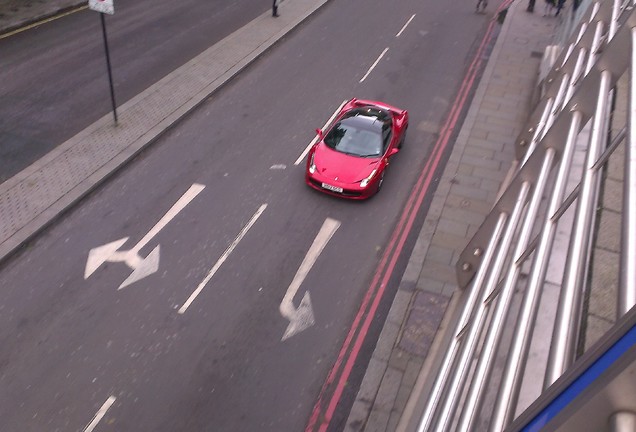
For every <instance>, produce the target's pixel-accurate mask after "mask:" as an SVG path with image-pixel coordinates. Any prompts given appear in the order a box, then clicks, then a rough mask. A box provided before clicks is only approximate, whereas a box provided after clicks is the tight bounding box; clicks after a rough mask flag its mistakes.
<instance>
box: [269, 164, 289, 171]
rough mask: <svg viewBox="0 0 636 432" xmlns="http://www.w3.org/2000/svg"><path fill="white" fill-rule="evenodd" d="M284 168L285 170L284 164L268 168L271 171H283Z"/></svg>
mask: <svg viewBox="0 0 636 432" xmlns="http://www.w3.org/2000/svg"><path fill="white" fill-rule="evenodd" d="M286 168H287V165H285V164H275V165H272V166H271V167H269V169H271V170H284V169H286Z"/></svg>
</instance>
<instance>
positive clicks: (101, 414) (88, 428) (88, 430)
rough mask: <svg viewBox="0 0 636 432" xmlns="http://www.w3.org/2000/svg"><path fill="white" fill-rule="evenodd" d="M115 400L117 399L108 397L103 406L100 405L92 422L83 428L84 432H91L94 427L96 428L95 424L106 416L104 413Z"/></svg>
mask: <svg viewBox="0 0 636 432" xmlns="http://www.w3.org/2000/svg"><path fill="white" fill-rule="evenodd" d="M116 400H117V398H116V397H115V396H109V397H108V399H106V402H104V405H102V407H101V408H100V409H99V411H97V414H95V416H94V417H93V420H91V422H90V423H89V424H88V425H86V427H85V428H84V432H92V431H93V429H95V426H97V424H98V423H99V422H100V421H101V419H102V417H104V415H106V411H108V409H109V408H110V407H111V405H112V404H114V403H115V401H116Z"/></svg>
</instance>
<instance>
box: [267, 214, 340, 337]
mask: <svg viewBox="0 0 636 432" xmlns="http://www.w3.org/2000/svg"><path fill="white" fill-rule="evenodd" d="M339 226H340V222H339V221H337V220H335V219H331V218H327V219H325V222H324V223H323V224H322V227H321V228H320V231H319V232H318V235H317V236H316V238H315V239H314V242H313V243H312V245H311V247H310V248H309V251H307V255H305V258H304V259H303V262H302V263H301V264H300V267H299V268H298V271H297V272H296V275H295V276H294V279H293V280H292V282H291V284H290V285H289V288H287V292H286V293H285V297H283V300H282V301H281V303H280V306H279V308H278V309H279V310H280V313H281V315H282V316H283V317H285V318H287V319H288V320H289V326H287V330H286V331H285V334H284V335H283V338H282V339H281V340H283V341H284V340H285V339H287V338H290V337H292V336H293V335H295V334H296V333H300V332H301V331H303V330H305V329H307V328H309V327H311V326H312V325H314V323H315V320H314V312H313V310H312V308H311V299H310V297H309V291H307V292H305V295H304V296H303V299H302V301H301V302H300V306H298V309H296V308H294V296H295V295H296V293H297V292H298V289H299V288H300V285H301V284H302V283H303V281H304V280H305V278H306V277H307V274H308V273H309V270H311V268H312V267H313V265H314V263H315V262H316V260H317V259H318V256H319V255H320V253H321V252H322V251H323V249H324V248H325V246H326V245H327V243H328V242H329V240H330V239H331V237H332V236H333V235H334V233H335V232H336V230H337V229H338V227H339Z"/></svg>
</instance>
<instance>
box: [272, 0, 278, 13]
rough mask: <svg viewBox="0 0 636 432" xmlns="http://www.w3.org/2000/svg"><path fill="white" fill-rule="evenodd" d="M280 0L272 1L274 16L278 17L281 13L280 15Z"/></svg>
mask: <svg viewBox="0 0 636 432" xmlns="http://www.w3.org/2000/svg"><path fill="white" fill-rule="evenodd" d="M279 2H280V0H273V3H272V16H273V17H278V16H280V15H278V3H279Z"/></svg>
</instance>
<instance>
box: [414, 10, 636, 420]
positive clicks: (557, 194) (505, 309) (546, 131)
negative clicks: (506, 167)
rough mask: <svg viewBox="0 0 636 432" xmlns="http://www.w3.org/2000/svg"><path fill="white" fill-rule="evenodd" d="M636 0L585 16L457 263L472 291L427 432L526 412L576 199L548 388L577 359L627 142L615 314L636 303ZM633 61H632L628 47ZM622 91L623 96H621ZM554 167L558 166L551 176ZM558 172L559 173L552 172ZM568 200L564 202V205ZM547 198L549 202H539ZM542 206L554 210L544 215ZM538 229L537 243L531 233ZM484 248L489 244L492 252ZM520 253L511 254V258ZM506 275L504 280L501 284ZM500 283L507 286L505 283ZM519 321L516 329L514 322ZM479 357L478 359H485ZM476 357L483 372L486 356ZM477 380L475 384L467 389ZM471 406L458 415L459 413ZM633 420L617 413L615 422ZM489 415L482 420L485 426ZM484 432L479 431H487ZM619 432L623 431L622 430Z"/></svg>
mask: <svg viewBox="0 0 636 432" xmlns="http://www.w3.org/2000/svg"><path fill="white" fill-rule="evenodd" d="M634 4H636V1H632V0H629V7H628V4H627V2H625V3H621V1H620V0H606V1H598V2H595V3H593V4H592V5H591V7H590V8H588V10H587V11H585V13H583V14H581V15H580V16H582V17H583V19H582V20H581V21H580V23H579V28H578V31H577V32H576V33H573V34H575V35H576V37H574V38H572V40H573V42H572V43H569V45H568V46H567V49H566V50H564V51H562V52H561V54H560V56H559V58H558V59H557V61H556V62H555V66H554V67H553V69H552V70H551V71H550V72H549V73H548V74H547V76H546V78H545V81H544V83H545V88H544V92H545V93H544V97H543V98H542V100H541V101H540V102H539V103H538V104H537V106H536V108H535V110H534V112H533V113H532V114H531V116H530V119H529V121H528V123H527V126H526V127H525V128H523V129H522V133H521V134H520V135H519V138H518V139H517V141H516V144H517V160H518V161H521V163H519V165H518V166H519V168H518V170H517V171H516V174H515V175H514V176H512V178H511V179H510V181H509V183H508V184H507V186H506V188H505V189H504V190H503V191H502V192H501V193H500V195H499V196H498V199H497V203H495V205H494V206H493V210H492V211H491V213H490V214H489V215H488V216H487V217H486V219H485V220H484V223H483V224H482V225H481V227H480V228H479V230H478V231H477V233H476V234H475V236H474V237H473V238H472V239H471V241H470V242H469V244H468V246H467V247H466V248H465V249H464V251H463V252H462V253H461V254H460V257H459V261H458V263H457V277H458V285H459V286H460V287H461V288H466V289H469V292H467V293H466V294H467V295H466V297H467V300H466V303H465V304H464V307H463V308H462V311H461V315H460V317H459V318H458V320H457V325H456V329H455V334H454V337H453V338H451V341H450V344H449V348H448V350H447V351H446V353H445V355H444V358H443V360H442V363H441V365H440V368H439V371H438V373H437V376H436V378H435V380H434V382H433V386H432V390H431V391H430V392H429V393H428V395H429V397H428V400H427V402H426V407H425V410H424V414H423V416H422V418H421V420H420V422H419V424H418V429H417V430H418V432H425V431H426V432H428V431H439V432H442V431H444V432H446V431H449V430H459V431H461V432H464V431H473V430H477V429H478V428H482V429H483V424H484V420H485V417H487V418H490V422H489V425H488V430H489V431H490V432H501V431H502V430H503V429H505V428H506V427H508V426H509V425H510V424H511V422H512V420H513V418H514V415H515V410H516V409H518V406H517V405H518V400H519V394H520V391H521V386H522V381H523V377H524V373H525V369H526V367H527V363H528V357H529V351H530V345H531V340H532V337H533V331H534V328H535V325H536V320H537V315H538V310H539V304H540V301H541V296H542V292H543V289H544V286H545V284H546V277H547V272H548V269H549V267H550V264H549V263H550V259H551V255H552V253H553V251H552V249H553V247H554V246H553V245H554V243H555V237H556V233H557V228H559V229H558V231H559V232H561V231H563V229H565V231H566V234H565V235H568V234H567V231H568V226H565V225H563V229H561V225H559V223H561V222H562V223H564V222H565V221H561V219H560V218H561V217H562V216H563V215H564V214H565V213H566V210H567V209H568V208H569V207H570V206H571V204H573V203H574V202H576V204H577V206H576V212H575V214H574V216H575V217H574V222H573V223H572V226H571V229H572V232H571V233H570V236H571V237H570V242H569V245H568V248H567V253H566V263H565V271H564V274H563V278H562V281H561V282H562V288H561V295H560V298H559V303H558V306H557V313H556V321H555V327H554V330H553V335H552V342H551V346H550V352H549V354H548V361H547V368H546V374H545V382H544V389H545V387H546V386H548V385H550V384H552V383H553V382H554V381H555V380H556V379H557V378H559V377H560V376H561V375H562V374H563V372H564V371H565V369H566V368H568V367H569V366H570V365H571V364H572V363H573V362H574V360H575V355H576V348H577V344H578V338H579V330H580V322H581V312H582V306H583V295H582V293H583V291H584V290H585V289H586V287H587V274H588V268H589V265H590V259H591V258H590V257H591V254H592V247H593V239H594V238H593V237H594V236H593V235H592V233H593V230H594V226H595V217H596V211H597V206H598V203H599V196H600V193H599V189H600V184H601V176H600V173H601V171H602V169H603V168H604V166H605V164H606V163H607V162H608V159H609V158H610V155H611V154H612V152H613V151H614V149H615V148H617V147H618V145H619V143H620V142H626V143H627V145H626V157H625V173H624V177H625V185H624V201H623V213H624V218H623V221H622V234H623V235H622V241H621V252H620V257H621V258H620V259H621V266H620V277H621V282H620V287H619V300H618V302H619V305H618V309H619V311H618V314H619V315H620V314H623V313H624V312H626V311H627V310H629V309H631V308H632V307H634V305H635V303H636V265H634V263H635V262H636V219H635V218H636V184H635V182H636V132H635V131H634V129H636V128H635V127H634V125H633V123H632V122H633V121H634V118H636V117H635V116H636V75H634V62H635V61H636V60H635V59H636V30H634V29H632V28H631V27H634V28H636V12H635V11H636V9H635V8H634V7H633V5H634ZM628 44H629V47H630V49H631V57H630V58H629V59H628V58H627V56H625V52H626V51H627V50H626V48H627V47H628ZM628 67H630V78H631V80H630V87H629V97H628V110H627V111H628V113H627V114H628V122H627V126H626V127H625V128H623V129H622V130H620V131H619V133H618V134H617V135H616V137H614V139H613V141H612V143H610V145H606V144H607V142H606V141H607V136H608V129H609V122H610V110H611V109H612V107H611V106H610V105H611V104H610V90H611V89H612V88H613V87H614V85H615V83H616V80H617V79H618V77H619V76H621V75H622V74H624V73H625V70H626V69H627V68H628ZM612 94H614V93H612ZM588 121H591V134H590V137H589V140H588V142H587V152H586V158H585V164H584V167H583V175H582V178H580V181H579V182H578V184H575V185H574V189H573V190H572V191H571V193H570V194H569V195H568V196H567V197H566V189H567V188H568V187H571V186H570V185H572V180H573V178H572V176H573V173H576V174H577V175H579V172H580V171H579V170H572V169H571V167H572V165H573V161H574V155H575V149H576V148H577V145H578V143H579V142H581V139H580V138H581V135H582V134H581V130H582V128H583V126H584V125H586V124H587V123H588ZM551 167H552V168H554V169H552V170H551ZM552 171H555V172H554V173H552ZM564 197H565V199H564ZM544 199H545V200H546V205H543V204H540V203H542V202H543V200H544ZM543 207H545V208H543ZM535 231H538V233H536V234H534V235H535V237H534V238H532V235H533V232H535ZM484 245H487V246H485V247H484ZM513 249H514V252H513V253H512V254H511V253H510V252H511V251H513ZM530 258H532V262H531V265H530V269H529V273H528V277H527V286H526V287H525V290H524V291H522V298H521V305H520V309H519V313H518V315H516V316H515V317H514V318H513V317H512V316H511V315H512V314H511V313H510V311H511V309H512V304H513V298H514V295H515V294H514V293H515V292H516V291H521V290H520V288H521V287H519V286H517V285H518V284H519V280H520V275H521V271H522V270H521V269H522V266H525V264H526V261H527V260H529V259H530ZM502 275H503V276H502ZM502 277H503V281H502ZM511 320H514V321H513V322H510V321H511ZM511 326H513V329H514V330H513V333H512V339H511V343H510V346H506V347H505V348H506V350H505V351H506V352H505V357H504V358H505V361H506V363H505V368H504V370H503V375H502V376H501V382H500V383H499V389H498V391H497V393H496V394H497V397H496V399H495V401H494V409H493V411H492V414H491V415H489V414H488V413H482V412H481V411H483V405H484V400H485V395H486V394H487V393H489V392H491V391H492V389H491V388H488V386H489V384H490V381H491V376H494V363H495V359H496V358H497V356H499V355H503V354H504V353H501V352H500V351H501V348H500V345H501V341H502V340H503V334H504V328H507V327H511ZM479 349H481V351H478V350H479ZM478 352H479V358H478V359H477V362H476V365H475V363H474V361H475V359H476V356H477V353H478ZM469 377H470V378H471V383H470V385H468V384H467V381H468V378H469ZM460 403H463V405H462V406H461V410H459V406H460V405H459V404H460ZM627 414H631V413H622V412H621V413H617V415H615V416H614V417H613V418H615V419H614V420H613V421H616V422H617V424H622V423H621V422H626V421H628V420H623V419H625V418H627V419H629V418H630V417H629V415H627ZM480 416H483V417H482V418H480ZM480 430H481V429H480ZM615 430H616V431H619V432H622V430H623V429H620V428H618V429H615Z"/></svg>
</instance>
